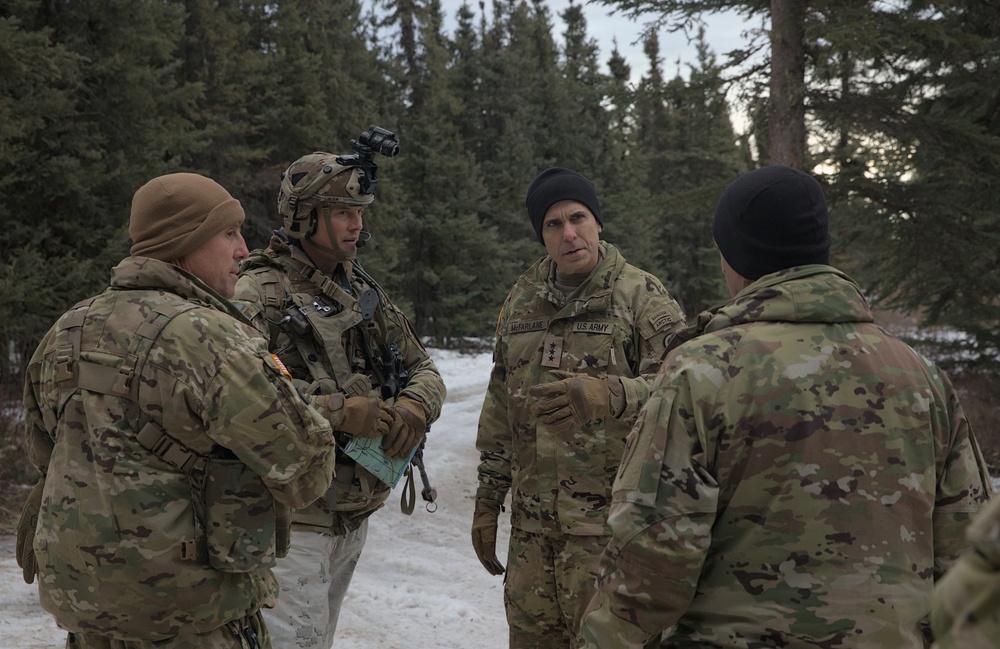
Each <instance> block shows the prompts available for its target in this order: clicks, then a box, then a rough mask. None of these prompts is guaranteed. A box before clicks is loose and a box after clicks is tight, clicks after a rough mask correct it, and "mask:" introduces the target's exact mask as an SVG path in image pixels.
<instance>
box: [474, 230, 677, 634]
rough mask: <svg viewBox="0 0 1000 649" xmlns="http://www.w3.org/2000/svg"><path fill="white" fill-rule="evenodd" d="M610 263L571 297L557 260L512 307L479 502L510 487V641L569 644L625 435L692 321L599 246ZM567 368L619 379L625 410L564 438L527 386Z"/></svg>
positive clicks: (534, 271)
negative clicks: (556, 278) (562, 285)
mask: <svg viewBox="0 0 1000 649" xmlns="http://www.w3.org/2000/svg"><path fill="white" fill-rule="evenodd" d="M600 247H601V251H602V258H601V260H600V261H599V262H598V264H597V266H596V268H595V269H594V270H593V272H592V273H591V274H590V276H589V277H588V278H587V280H586V282H585V283H584V284H583V286H581V287H580V288H579V289H577V291H576V292H574V293H573V294H572V295H569V296H567V295H564V294H562V292H560V291H559V290H558V289H556V288H555V286H554V284H553V275H554V273H555V269H554V264H553V263H552V260H551V258H550V257H545V258H544V259H542V260H541V261H540V262H538V263H537V264H535V265H534V266H532V267H531V268H529V269H528V270H527V271H526V272H525V273H524V274H523V275H521V277H520V279H519V280H518V282H517V284H516V285H515V286H514V288H513V290H512V291H511V292H510V295H509V296H508V297H507V300H506V302H505V303H504V306H503V310H502V312H501V315H500V319H499V322H498V329H497V342H496V349H495V351H494V356H493V359H494V367H493V372H492V375H491V377H490V382H489V387H488V390H487V394H486V400H485V403H484V404H483V409H482V413H481V415H480V419H479V433H478V439H477V442H476V446H477V448H478V449H479V451H480V452H481V454H482V463H481V464H480V466H479V489H478V491H477V494H476V495H477V498H486V499H490V500H495V501H498V502H503V501H504V499H505V497H506V495H507V492H508V491H512V494H511V525H512V528H513V530H512V534H511V542H510V547H509V550H508V555H507V576H506V580H505V588H504V599H505V603H506V607H507V618H508V623H509V625H510V634H511V647H526V646H538V647H549V648H551V647H556V646H569V645H571V644H572V642H573V636H574V635H575V632H576V629H577V627H578V624H579V619H580V615H581V614H582V612H583V608H584V607H585V606H586V604H587V602H588V601H589V599H590V594H591V592H592V584H593V579H594V575H595V574H596V567H597V559H598V558H599V556H600V551H601V550H602V549H603V547H604V545H605V544H606V542H607V538H606V535H607V534H608V527H607V521H606V518H607V511H608V509H607V508H608V504H609V502H610V499H611V482H612V480H613V478H614V475H615V471H616V470H617V467H618V462H619V460H620V459H621V454H622V451H623V449H624V446H625V437H626V435H627V434H628V431H629V428H630V426H631V424H632V422H634V420H635V416H636V414H637V412H638V411H639V408H640V407H641V406H642V404H643V403H644V402H645V401H646V398H647V395H648V384H647V382H648V381H651V380H652V378H653V376H654V375H655V373H656V371H657V370H658V369H659V366H660V361H661V359H662V357H663V355H664V353H665V350H666V338H667V336H668V334H670V333H672V332H673V331H675V330H676V329H677V328H678V327H679V326H680V325H681V324H682V322H683V314H682V313H681V309H680V307H679V306H678V304H677V303H676V302H675V301H674V300H673V299H672V298H671V297H670V296H669V295H668V294H667V291H666V289H664V288H663V285H662V284H661V283H660V282H659V281H658V280H657V279H656V278H655V277H653V276H652V275H650V274H649V273H646V272H645V271H642V270H640V269H638V268H636V267H635V266H631V265H629V264H627V263H626V262H625V259H624V258H623V257H622V256H621V254H620V253H619V252H618V250H617V249H616V248H615V247H614V246H612V245H610V244H608V243H604V242H601V243H600ZM558 370H564V371H570V372H574V373H581V374H589V375H591V376H595V377H605V376H608V375H612V376H619V377H620V378H621V382H622V385H623V387H624V391H625V404H624V409H623V410H622V411H621V413H620V415H619V417H618V418H617V419H615V418H608V419H606V420H596V421H593V422H591V423H590V424H588V425H587V427H586V429H584V430H580V429H576V430H572V431H570V432H569V433H567V434H565V435H562V436H556V435H553V434H552V433H550V432H549V431H547V430H544V429H542V428H541V427H539V426H536V422H535V420H534V417H533V416H532V415H531V413H530V411H529V408H530V406H531V401H532V400H531V399H530V398H529V395H528V388H530V387H531V386H534V385H536V384H539V383H543V382H546V381H552V380H554V375H553V371H558Z"/></svg>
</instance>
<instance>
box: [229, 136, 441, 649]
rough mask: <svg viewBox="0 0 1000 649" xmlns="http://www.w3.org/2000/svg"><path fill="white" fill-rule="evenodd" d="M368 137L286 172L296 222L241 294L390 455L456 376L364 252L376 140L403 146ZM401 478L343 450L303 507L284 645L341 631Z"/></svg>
mask: <svg viewBox="0 0 1000 649" xmlns="http://www.w3.org/2000/svg"><path fill="white" fill-rule="evenodd" d="M360 140H361V142H354V143H353V144H354V145H355V150H356V151H357V153H355V154H351V155H335V154H331V153H325V152H315V153H311V154H309V155H306V156H303V157H302V158H299V159H298V160H296V161H295V162H293V163H292V164H291V165H289V167H288V169H287V170H286V171H285V173H284V174H282V177H281V186H280V190H279V193H278V213H279V214H280V215H281V217H282V227H281V228H280V229H279V230H277V231H275V232H274V234H273V236H272V237H271V241H270V243H269V245H268V247H267V248H265V249H264V250H257V251H254V252H253V253H252V254H251V255H250V258H249V259H248V260H247V262H245V263H244V265H243V272H242V276H241V278H240V280H239V283H238V285H237V289H236V298H235V301H236V304H237V306H238V307H239V308H240V309H241V310H242V311H243V312H244V313H245V314H246V315H247V316H248V317H250V318H251V319H252V320H253V322H255V323H256V324H257V326H258V327H259V328H260V329H261V331H262V332H264V333H265V334H266V336H267V338H268V340H269V347H270V349H271V351H273V352H274V353H276V354H277V355H278V356H279V357H280V358H281V360H282V361H283V363H284V365H285V367H286V368H288V371H289V372H290V373H291V375H292V376H293V377H294V379H295V380H296V384H297V385H298V386H299V387H300V390H301V391H302V392H303V393H304V394H305V395H306V397H307V399H308V400H309V401H310V403H312V404H313V405H314V406H315V407H316V408H317V409H318V410H320V411H321V412H322V413H324V415H325V416H326V417H327V418H328V419H329V421H330V423H331V424H332V426H333V428H334V432H335V435H336V436H337V438H338V441H339V443H340V444H342V445H344V444H349V443H350V441H351V439H352V438H354V439H355V440H358V439H376V440H379V444H378V446H380V447H381V448H382V449H383V451H384V453H385V455H386V456H388V457H390V458H394V459H397V460H399V459H402V460H405V459H406V458H408V457H410V455H411V454H412V453H413V452H414V450H415V448H416V447H417V445H418V444H419V443H420V441H421V439H422V437H423V435H424V432H425V430H426V429H427V427H428V426H429V425H430V424H431V423H432V422H433V421H434V420H435V419H437V417H438V416H439V415H440V413H441V405H442V403H443V402H444V397H445V387H444V383H443V381H442V380H441V376H440V374H439V373H438V370H437V368H436V367H435V365H434V363H433V361H432V360H431V359H430V357H429V356H428V354H427V351H426V350H425V349H424V347H423V345H422V344H421V343H420V340H419V339H418V337H417V336H416V334H415V333H414V331H413V328H412V327H411V326H410V323H409V322H408V321H407V319H406V317H405V316H404V315H403V314H402V312H400V311H399V309H397V308H396V307H395V306H394V305H393V304H392V302H390V300H389V298H388V296H387V295H386V294H385V292H384V291H383V290H382V288H381V287H380V286H379V285H378V283H376V282H375V280H374V279H373V278H372V277H371V276H370V275H368V273H366V272H365V270H364V269H363V268H362V266H361V264H360V263H359V262H358V261H357V259H356V255H357V251H358V248H359V247H361V246H362V245H363V244H364V242H365V241H366V240H367V238H368V236H369V235H368V233H367V232H365V231H363V230H362V227H363V215H364V211H365V208H366V206H368V205H369V204H371V202H372V201H373V200H374V198H375V195H374V189H375V185H376V184H377V182H378V177H377V175H376V172H377V169H376V165H375V164H374V163H373V161H372V154H373V152H374V151H375V150H377V151H380V152H382V153H386V154H390V155H394V153H395V152H397V151H398V144H395V139H394V136H393V135H392V134H391V133H389V132H388V131H385V130H384V129H379V128H378V127H372V129H370V130H369V131H368V132H366V133H365V134H363V135H362V138H360ZM369 144H370V145H371V146H368V145H369ZM393 147H396V148H395V149H393ZM389 490H390V485H389V484H387V483H386V482H385V480H384V479H380V478H379V477H377V476H376V475H374V474H373V473H371V472H370V471H368V470H367V469H366V468H365V467H364V466H362V465H361V464H358V463H356V462H355V461H354V460H352V459H351V458H350V457H348V456H347V455H345V454H341V455H339V456H338V462H337V466H336V473H335V475H334V483H333V485H332V487H331V489H330V491H329V492H328V493H327V497H326V498H323V499H320V500H319V501H317V502H316V503H314V504H313V505H312V506H310V507H308V508H305V509H302V510H299V511H296V512H294V513H293V517H292V530H293V535H292V546H291V549H290V550H289V553H288V556H286V557H285V558H284V559H282V560H281V561H280V562H279V563H278V566H277V567H276V569H275V574H276V575H277V576H278V580H279V582H280V583H281V598H280V599H279V601H278V605H277V607H276V608H275V609H273V610H270V611H267V612H266V618H265V619H266V620H267V623H268V627H269V628H270V629H271V633H272V635H273V637H274V639H275V643H276V645H279V646H287V647H293V646H294V647H323V648H324V649H325V648H327V647H330V646H331V645H332V644H333V637H334V633H335V631H336V628H337V618H338V615H339V613H340V607H341V604H342V602H343V600H344V596H345V594H346V592H347V588H348V586H349V584H350V581H351V577H352V575H353V574H354V568H355V566H356V564H357V562H358V559H359V557H360V555H361V551H362V549H363V547H364V544H365V538H366V534H367V529H368V517H369V516H371V514H372V513H374V512H375V511H376V510H378V509H379V508H380V507H382V505H383V504H384V503H385V501H386V499H387V498H388V495H389Z"/></svg>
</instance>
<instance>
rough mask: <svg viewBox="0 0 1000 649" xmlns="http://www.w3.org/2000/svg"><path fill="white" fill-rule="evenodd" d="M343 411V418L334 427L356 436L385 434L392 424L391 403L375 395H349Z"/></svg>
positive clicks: (369, 436)
mask: <svg viewBox="0 0 1000 649" xmlns="http://www.w3.org/2000/svg"><path fill="white" fill-rule="evenodd" d="M341 412H342V413H343V418H342V419H341V420H340V423H338V424H334V426H333V427H334V428H335V429H336V430H341V431H344V432H345V433H348V434H351V435H354V436H355V437H365V438H368V439H372V438H375V437H378V436H379V435H385V434H386V433H388V432H389V426H391V425H392V411H391V410H390V409H389V405H388V404H386V402H384V401H381V400H379V399H376V398H375V397H347V398H346V399H344V407H343V408H342V409H341Z"/></svg>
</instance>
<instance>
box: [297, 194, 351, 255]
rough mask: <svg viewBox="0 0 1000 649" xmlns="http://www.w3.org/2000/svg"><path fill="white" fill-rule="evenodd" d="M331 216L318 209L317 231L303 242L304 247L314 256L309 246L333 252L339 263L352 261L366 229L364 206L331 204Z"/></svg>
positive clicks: (320, 208)
mask: <svg viewBox="0 0 1000 649" xmlns="http://www.w3.org/2000/svg"><path fill="white" fill-rule="evenodd" d="M328 206H329V208H330V209H329V216H325V215H324V211H325V210H323V209H322V207H319V208H317V212H318V214H317V217H316V231H315V232H313V234H312V236H311V237H309V238H308V239H305V240H304V241H303V244H304V246H305V247H306V248H307V249H308V250H309V252H310V254H313V252H314V251H313V250H312V247H311V246H310V245H309V244H315V245H316V246H319V247H320V248H325V249H326V250H327V251H331V252H330V253H329V254H332V256H333V257H335V258H336V261H338V262H344V261H350V260H352V259H354V258H355V257H356V256H357V254H358V237H360V236H361V228H362V227H364V223H363V219H362V215H363V214H364V212H365V206H364V205H345V204H343V203H329V204H328Z"/></svg>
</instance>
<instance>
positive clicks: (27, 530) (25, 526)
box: [17, 478, 45, 584]
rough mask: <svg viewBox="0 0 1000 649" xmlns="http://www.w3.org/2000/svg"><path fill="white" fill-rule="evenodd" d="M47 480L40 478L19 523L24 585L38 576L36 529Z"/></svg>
mask: <svg viewBox="0 0 1000 649" xmlns="http://www.w3.org/2000/svg"><path fill="white" fill-rule="evenodd" d="M44 487H45V479H44V478H40V479H39V480H38V482H36V483H35V486H34V487H33V488H32V489H31V493H29V494H28V499H27V500H26V501H25V502H24V508H23V509H22V510H21V519H20V520H19V521H18V522H17V565H19V566H21V574H22V575H23V576H24V583H26V584H30V583H32V582H34V581H35V575H36V574H38V563H37V562H36V561H35V527H37V525H38V512H39V511H40V510H41V509H42V489H43V488H44Z"/></svg>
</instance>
